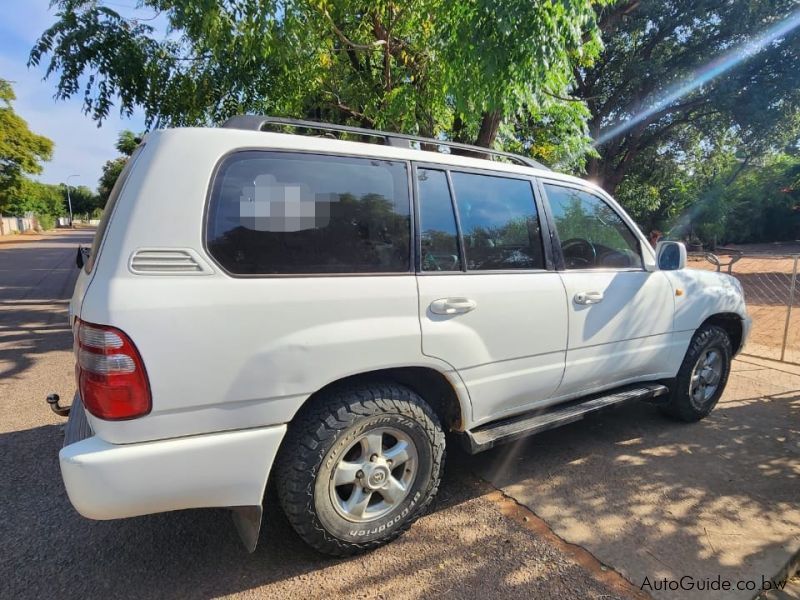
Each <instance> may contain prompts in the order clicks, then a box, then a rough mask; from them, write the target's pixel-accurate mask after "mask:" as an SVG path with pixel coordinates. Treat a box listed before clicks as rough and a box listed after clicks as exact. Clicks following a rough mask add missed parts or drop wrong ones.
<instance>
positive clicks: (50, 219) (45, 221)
mask: <svg viewBox="0 0 800 600" xmlns="http://www.w3.org/2000/svg"><path fill="white" fill-rule="evenodd" d="M36 220H37V221H38V222H39V227H41V228H42V229H44V230H45V231H46V230H48V229H53V228H54V227H55V226H56V218H55V217H54V216H53V215H49V214H46V213H43V214H40V215H37V216H36Z"/></svg>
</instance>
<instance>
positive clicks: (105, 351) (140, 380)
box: [75, 319, 152, 420]
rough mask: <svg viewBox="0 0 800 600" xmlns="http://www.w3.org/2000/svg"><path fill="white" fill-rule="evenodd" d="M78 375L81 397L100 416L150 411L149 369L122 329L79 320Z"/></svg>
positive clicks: (120, 416) (127, 415) (116, 417)
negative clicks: (146, 369)
mask: <svg viewBox="0 0 800 600" xmlns="http://www.w3.org/2000/svg"><path fill="white" fill-rule="evenodd" d="M75 354H76V358H77V364H76V365H75V374H76V377H77V379H78V390H79V391H80V394H81V400H82V401H83V405H84V406H85V407H86V410H88V411H89V412H90V413H91V414H93V415H94V416H95V417H98V418H100V419H108V420H120V419H135V418H136V417H141V416H143V415H146V414H147V413H149V412H150V408H151V407H152V401H151V397H150V384H149V382H148V380H147V372H146V371H145V370H144V363H143V362H142V357H141V356H140V355H139V351H138V350H136V346H134V345H133V342H132V341H131V339H130V338H129V337H128V336H127V335H126V334H125V333H124V332H123V331H120V330H119V329H117V328H115V327H109V326H107V325H94V324H92V323H86V322H85V321H81V320H80V319H78V320H77V328H76V330H75Z"/></svg>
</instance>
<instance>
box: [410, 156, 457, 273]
mask: <svg viewBox="0 0 800 600" xmlns="http://www.w3.org/2000/svg"><path fill="white" fill-rule="evenodd" d="M417 188H418V190H419V224H420V235H419V237H420V247H421V254H420V262H421V265H422V270H423V271H460V270H461V256H460V255H459V254H460V253H459V249H458V233H457V230H456V217H455V214H454V213H453V204H452V201H451V199H450V188H449V186H448V185H447V175H446V174H445V172H444V171H436V170H433V169H418V170H417Z"/></svg>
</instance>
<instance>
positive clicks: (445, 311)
mask: <svg viewBox="0 0 800 600" xmlns="http://www.w3.org/2000/svg"><path fill="white" fill-rule="evenodd" d="M476 306H478V303H477V302H475V300H470V299H469V298H439V299H438V300H434V301H433V302H431V306H430V308H431V312H432V313H433V314H435V315H462V314H464V313H468V312H469V311H471V310H474V309H475V307H476Z"/></svg>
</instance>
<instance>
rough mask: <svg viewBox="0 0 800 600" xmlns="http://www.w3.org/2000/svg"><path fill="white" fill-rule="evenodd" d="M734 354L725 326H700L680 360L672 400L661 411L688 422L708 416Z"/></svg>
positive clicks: (721, 388)
mask: <svg viewBox="0 0 800 600" xmlns="http://www.w3.org/2000/svg"><path fill="white" fill-rule="evenodd" d="M732 354H733V348H732V345H731V340H730V337H728V333H727V332H726V331H725V330H724V329H722V328H721V327H717V326H716V325H704V326H702V327H701V328H700V329H698V330H697V331H696V332H695V334H694V336H693V337H692V341H691V343H690V344H689V349H688V350H687V351H686V356H684V358H683V363H681V368H680V370H679V371H678V376H677V378H676V380H675V389H674V390H673V391H672V395H671V397H670V400H669V403H668V404H666V405H665V406H663V407H662V411H663V412H664V413H666V414H668V415H669V416H671V417H674V418H676V419H680V420H682V421H687V422H693V421H699V420H700V419H702V418H704V417H705V416H706V415H708V413H710V412H711V410H712V409H713V408H714V407H715V406H716V405H717V401H719V398H720V396H722V392H723V391H724V390H725V384H726V383H727V382H728V375H729V374H730V369H731V356H732ZM701 388H702V389H701Z"/></svg>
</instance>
